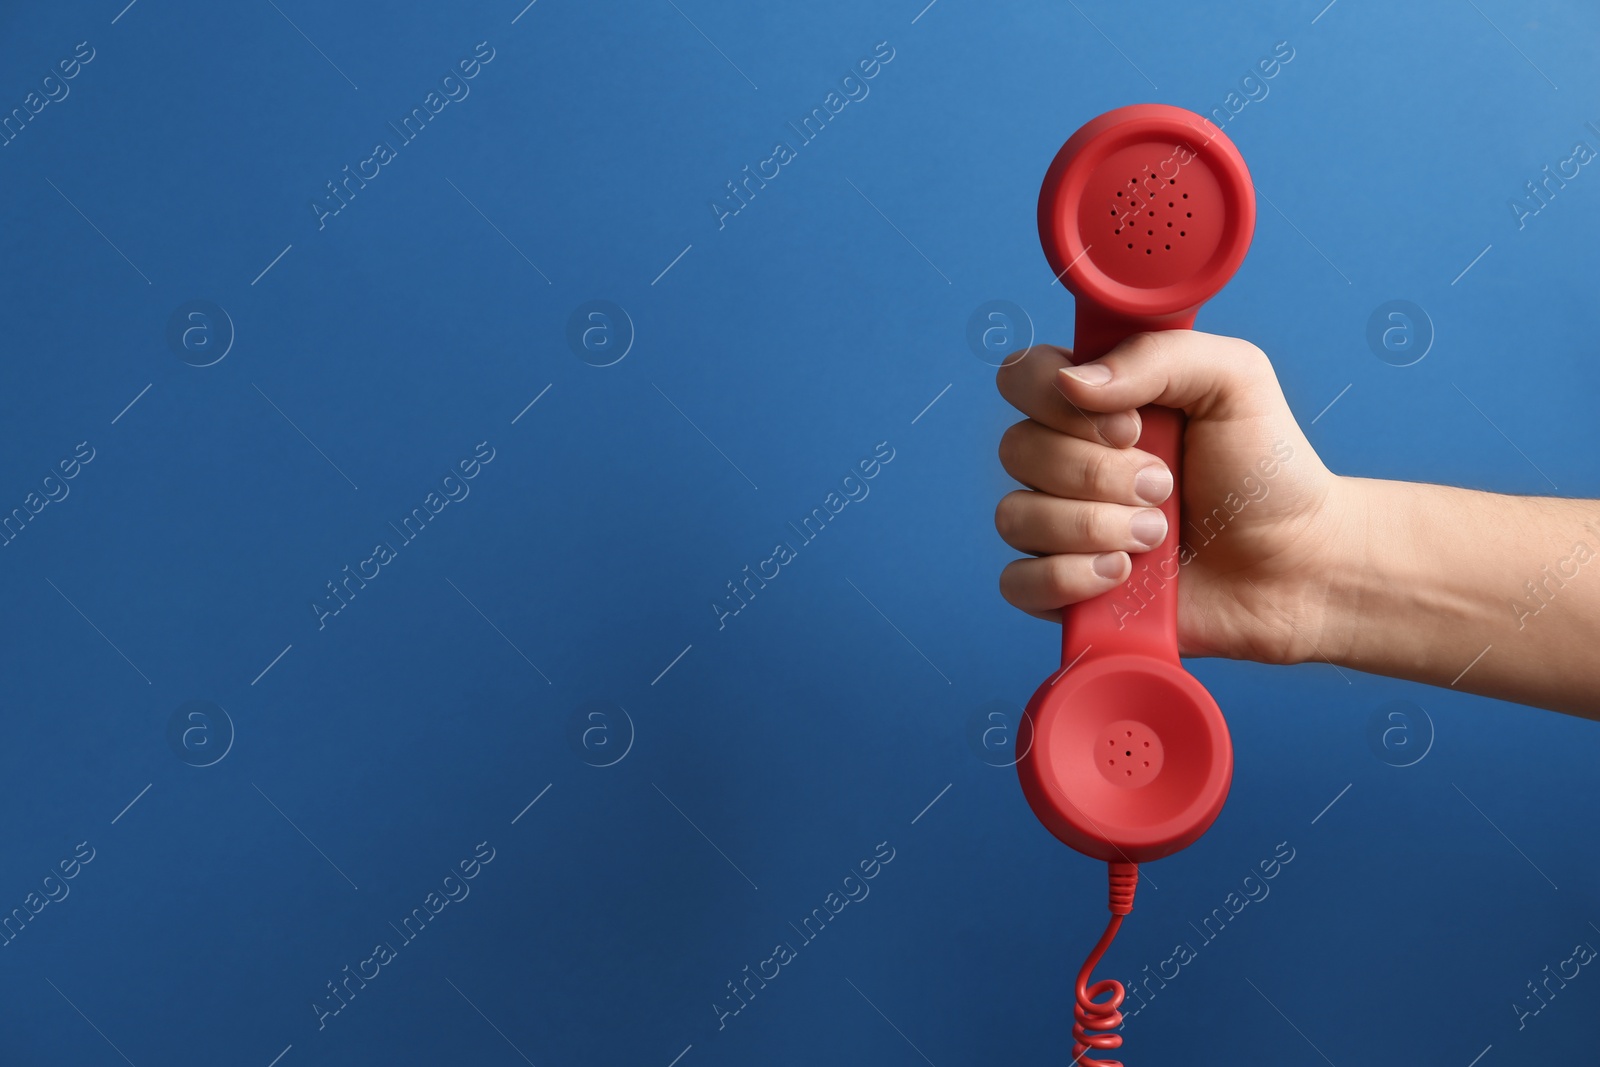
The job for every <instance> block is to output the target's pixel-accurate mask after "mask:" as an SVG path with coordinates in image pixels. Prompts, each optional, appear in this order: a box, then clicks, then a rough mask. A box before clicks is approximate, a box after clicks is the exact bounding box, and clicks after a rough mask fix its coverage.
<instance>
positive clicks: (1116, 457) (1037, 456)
mask: <svg viewBox="0 0 1600 1067" xmlns="http://www.w3.org/2000/svg"><path fill="white" fill-rule="evenodd" d="M1000 464H1001V466H1003V467H1005V469H1006V473H1007V474H1009V475H1011V477H1013V478H1015V479H1016V480H1017V481H1019V482H1021V483H1022V484H1023V485H1028V486H1032V487H1033V488H1035V489H1042V490H1044V491H1045V492H1047V493H1053V494H1054V495H1056V496H1064V497H1074V498H1077V499H1082V500H1105V501H1110V502H1112V503H1116V504H1131V505H1154V504H1160V503H1161V502H1162V501H1163V500H1165V499H1167V497H1168V496H1170V495H1171V494H1172V473H1171V472H1170V471H1168V470H1167V468H1166V465H1165V464H1163V463H1162V462H1161V461H1160V460H1159V459H1157V458H1156V457H1155V456H1152V455H1150V454H1149V453H1148V452H1141V451H1139V450H1138V449H1136V448H1109V447H1107V446H1105V445H1100V444H1095V443H1093V442H1091V441H1085V440H1082V439H1080V438H1077V437H1072V436H1069V435H1068V434H1064V433H1058V432H1057V431H1055V430H1053V429H1051V428H1049V427H1047V426H1043V425H1041V424H1040V423H1037V422H1034V421H1033V420H1031V419H1028V420H1025V421H1023V422H1019V423H1017V424H1016V425H1015V426H1012V427H1011V428H1010V429H1008V430H1007V431H1006V432H1005V434H1004V435H1003V436H1002V437H1001V438H1000Z"/></svg>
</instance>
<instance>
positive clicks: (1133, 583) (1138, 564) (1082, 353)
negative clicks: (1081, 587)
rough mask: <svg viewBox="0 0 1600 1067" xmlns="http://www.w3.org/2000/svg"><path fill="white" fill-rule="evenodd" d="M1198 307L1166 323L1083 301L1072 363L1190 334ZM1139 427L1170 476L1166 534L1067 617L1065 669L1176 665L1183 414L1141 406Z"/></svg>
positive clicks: (1145, 445) (1063, 642)
mask: <svg viewBox="0 0 1600 1067" xmlns="http://www.w3.org/2000/svg"><path fill="white" fill-rule="evenodd" d="M1197 310H1198V309H1197V308H1190V309H1188V310H1187V311H1184V312H1181V313H1180V314H1178V315H1174V316H1171V317H1169V318H1164V319H1132V318H1124V317H1121V316H1117V315H1113V314H1111V313H1110V312H1108V311H1106V310H1105V309H1103V308H1100V307H1096V306H1095V305H1094V304H1092V303H1090V302H1089V301H1087V300H1084V299H1082V298H1081V297H1080V298H1079V299H1078V308H1077V316H1076V322H1075V326H1074V331H1073V332H1074V337H1073V345H1074V347H1073V351H1072V362H1073V363H1087V362H1089V361H1090V360H1094V359H1099V358H1100V357H1101V356H1103V355H1105V354H1106V353H1107V352H1110V351H1111V350H1112V349H1113V348H1115V347H1116V346H1117V345H1118V344H1120V343H1121V342H1122V341H1124V340H1126V339H1127V338H1129V337H1131V336H1133V335H1134V334H1136V333H1149V332H1152V331H1155V330H1188V329H1192V328H1193V327H1194V317H1195V312H1196V311H1197ZM1139 418H1140V421H1141V423H1142V429H1141V430H1140V433H1139V441H1138V446H1139V448H1141V449H1142V450H1144V451H1145V452H1148V453H1150V454H1151V455H1153V456H1155V457H1156V458H1158V459H1160V460H1161V462H1163V463H1165V464H1166V465H1167V469H1168V470H1170V471H1171V472H1172V495H1171V496H1169V497H1167V499H1166V502H1165V503H1163V504H1162V505H1161V513H1162V514H1163V515H1165V516H1166V517H1167V536H1166V537H1165V538H1164V539H1163V540H1162V542H1161V544H1159V545H1157V546H1156V547H1155V548H1152V549H1150V550H1149V551H1148V552H1139V553H1134V554H1132V559H1133V572H1132V573H1131V574H1130V575H1129V576H1128V580H1127V581H1126V582H1124V583H1122V584H1121V585H1119V586H1117V587H1116V588H1115V589H1112V590H1109V591H1107V592H1105V593H1101V594H1100V595H1099V596H1097V597H1093V598H1091V599H1089V600H1085V601H1083V602H1081V603H1078V604H1074V605H1072V606H1071V607H1069V608H1067V609H1065V611H1064V612H1063V613H1062V622H1061V665H1062V666H1063V667H1070V666H1072V665H1073V664H1075V663H1076V662H1077V661H1078V660H1079V659H1081V658H1083V657H1084V656H1085V655H1089V654H1092V655H1094V656H1104V655H1116V654H1129V653H1131V654H1134V655H1141V656H1151V657H1155V658H1158V659H1164V660H1168V661H1170V662H1172V663H1177V662H1178V568H1179V557H1178V540H1179V538H1178V528H1179V525H1180V523H1181V521H1182V508H1181V506H1180V498H1181V496H1182V494H1181V492H1180V489H1181V487H1182V485H1183V479H1182V469H1181V467H1180V461H1181V459H1182V452H1183V430H1184V424H1185V422H1186V421H1187V420H1186V417H1185V416H1184V414H1183V412H1181V411H1178V410H1175V409H1173V408H1164V407H1157V406H1156V405H1154V404H1150V405H1147V406H1146V407H1142V408H1140V409H1139Z"/></svg>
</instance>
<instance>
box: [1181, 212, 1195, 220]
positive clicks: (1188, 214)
mask: <svg viewBox="0 0 1600 1067" xmlns="http://www.w3.org/2000/svg"><path fill="white" fill-rule="evenodd" d="M1183 217H1184V218H1186V219H1192V218H1194V212H1192V211H1185V212H1184V213H1183Z"/></svg>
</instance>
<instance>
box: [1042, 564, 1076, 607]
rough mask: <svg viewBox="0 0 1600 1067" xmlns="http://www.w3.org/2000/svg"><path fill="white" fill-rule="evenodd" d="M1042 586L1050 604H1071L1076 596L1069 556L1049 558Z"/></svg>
mask: <svg viewBox="0 0 1600 1067" xmlns="http://www.w3.org/2000/svg"><path fill="white" fill-rule="evenodd" d="M1044 573H1045V576H1044V585H1045V588H1046V590H1047V591H1048V592H1049V594H1050V599H1051V601H1052V602H1054V603H1057V604H1066V603H1071V602H1072V600H1073V599H1074V598H1075V597H1076V595H1077V584H1078V583H1077V581H1076V580H1075V579H1074V575H1073V566H1072V557H1071V556H1051V557H1049V562H1048V564H1047V566H1046V567H1045V572H1044Z"/></svg>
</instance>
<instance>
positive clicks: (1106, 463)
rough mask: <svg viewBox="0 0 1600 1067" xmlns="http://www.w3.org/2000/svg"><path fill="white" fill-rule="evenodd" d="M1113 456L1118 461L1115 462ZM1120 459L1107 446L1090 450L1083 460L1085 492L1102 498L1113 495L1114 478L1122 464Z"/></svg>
mask: <svg viewBox="0 0 1600 1067" xmlns="http://www.w3.org/2000/svg"><path fill="white" fill-rule="evenodd" d="M1113 457H1116V459H1117V462H1115V463H1114V462H1113ZM1120 459H1121V457H1117V456H1116V453H1114V452H1112V451H1110V450H1109V449H1107V448H1096V449H1094V450H1093V451H1092V452H1090V453H1089V455H1088V456H1087V457H1085V459H1084V462H1083V491H1084V493H1085V494H1086V495H1089V496H1092V497H1095V498H1101V499H1103V498H1106V497H1109V496H1111V495H1112V488H1113V483H1114V480H1115V479H1116V478H1117V477H1118V475H1119V473H1120V468H1121V466H1122V464H1121V462H1120Z"/></svg>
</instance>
